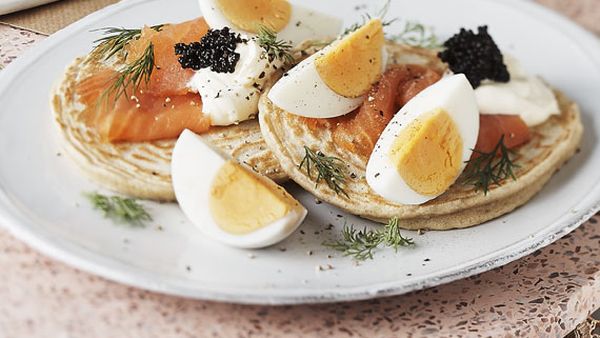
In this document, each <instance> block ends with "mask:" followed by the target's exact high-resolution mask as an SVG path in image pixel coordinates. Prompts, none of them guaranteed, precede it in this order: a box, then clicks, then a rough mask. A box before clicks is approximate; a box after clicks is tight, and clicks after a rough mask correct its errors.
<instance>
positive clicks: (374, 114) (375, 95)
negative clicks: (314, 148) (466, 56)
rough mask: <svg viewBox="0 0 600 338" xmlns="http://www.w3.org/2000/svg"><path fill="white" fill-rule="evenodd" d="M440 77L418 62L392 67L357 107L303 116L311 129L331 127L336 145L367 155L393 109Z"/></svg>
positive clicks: (387, 121) (399, 106) (390, 116)
mask: <svg viewBox="0 0 600 338" xmlns="http://www.w3.org/2000/svg"><path fill="white" fill-rule="evenodd" d="M440 78H441V75H440V74H438V73H437V72H435V71H433V70H431V69H428V68H426V67H423V66H419V65H395V66H391V67H390V68H388V70H387V71H386V72H385V73H384V74H383V76H382V78H381V80H380V81H379V83H377V84H376V85H375V86H373V88H371V90H370V92H369V94H368V95H367V96H366V98H365V101H364V102H363V104H362V105H361V106H360V107H359V108H358V109H357V110H355V111H354V112H352V113H349V114H346V115H344V116H340V117H335V118H329V119H311V118H306V123H307V124H308V125H309V127H310V128H315V129H316V128H328V129H330V131H331V133H332V138H333V141H334V142H335V144H336V145H338V146H340V147H342V148H343V149H345V150H347V151H349V152H352V153H355V154H359V155H362V156H364V157H369V156H370V155H371V153H372V152H373V148H374V147H375V143H377V140H378V139H379V136H381V133H382V132H383V130H384V129H385V127H386V126H387V125H388V123H389V122H390V121H391V120H392V118H393V117H394V115H395V114H396V112H398V110H400V108H401V107H402V106H404V105H405V104H406V102H408V101H409V100H410V99H412V98H413V97H414V96H416V95H417V94H418V93H420V92H421V91H422V90H423V89H425V88H427V87H429V86H430V85H432V84H434V83H435V82H437V81H438V80H439V79H440Z"/></svg>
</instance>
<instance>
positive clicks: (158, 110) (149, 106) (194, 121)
mask: <svg viewBox="0 0 600 338" xmlns="http://www.w3.org/2000/svg"><path fill="white" fill-rule="evenodd" d="M206 32H208V25H207V24H206V21H204V19H203V18H199V19H195V20H191V21H187V22H184V23H181V24H176V25H164V26H163V27H162V28H161V29H160V31H157V30H155V29H152V28H150V27H145V28H143V29H142V33H141V36H140V38H139V39H137V40H133V41H131V42H130V43H129V44H128V45H127V46H126V52H127V57H126V59H125V63H126V64H131V63H132V62H134V61H135V60H137V59H138V58H140V57H141V56H142V55H143V53H144V52H145V51H146V49H147V48H148V46H149V45H150V43H152V45H153V48H154V69H153V71H152V74H151V76H150V79H149V81H148V82H147V83H146V82H145V81H142V82H141V84H140V87H139V88H137V90H134V88H128V90H127V91H126V93H127V95H121V96H120V97H118V99H116V100H115V98H114V97H110V96H109V97H103V94H104V93H105V90H106V88H108V87H109V86H111V85H112V83H113V82H114V81H115V79H117V78H118V76H119V72H118V70H117V69H113V68H109V67H102V68H100V69H98V70H97V71H95V72H94V73H93V74H92V75H91V76H89V77H86V78H84V79H83V80H82V81H80V82H79V83H78V84H77V86H76V88H75V92H76V94H78V95H79V97H80V101H81V102H82V103H83V104H85V105H86V107H87V109H86V111H85V112H84V114H83V119H84V122H85V123H86V125H87V126H88V127H90V128H92V129H94V130H96V131H97V132H98V134H99V135H100V137H101V139H102V140H104V141H107V142H123V141H128V142H144V141H154V140H163V139H173V138H177V137H178V136H179V134H181V132H182V131H183V130H184V129H190V130H192V131H194V132H196V133H202V132H205V131H207V130H208V128H209V127H210V120H209V118H208V117H207V116H205V115H203V114H202V102H201V100H200V96H199V95H198V94H195V93H192V92H191V91H190V89H189V88H188V87H187V84H188V82H189V80H190V79H191V77H192V76H193V74H194V73H193V71H192V70H190V69H183V68H182V67H181V65H180V64H179V62H178V58H177V55H175V50H174V46H175V44H176V43H179V42H183V43H190V42H193V41H199V40H200V39H201V38H202V37H203V36H204V35H205V34H206ZM102 100H104V101H105V102H102ZM113 102H114V104H113Z"/></svg>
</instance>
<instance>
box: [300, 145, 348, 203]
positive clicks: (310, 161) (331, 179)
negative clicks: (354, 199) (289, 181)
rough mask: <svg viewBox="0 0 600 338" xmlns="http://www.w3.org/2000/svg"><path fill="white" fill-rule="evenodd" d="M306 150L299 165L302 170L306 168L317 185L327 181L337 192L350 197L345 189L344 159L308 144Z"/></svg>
mask: <svg viewBox="0 0 600 338" xmlns="http://www.w3.org/2000/svg"><path fill="white" fill-rule="evenodd" d="M304 152H305V154H304V158H303V159H302V162H300V164H299V165H298V168H299V169H300V170H302V169H303V168H306V173H307V174H308V177H309V178H310V179H311V180H314V181H315V187H316V186H318V185H319V183H320V182H321V181H325V183H327V186H328V187H329V188H330V189H332V190H333V191H335V193H336V194H338V195H339V194H342V195H344V196H346V197H348V194H347V193H346V192H345V191H344V186H345V183H346V170H345V168H344V161H342V160H341V159H339V158H337V157H331V156H327V155H325V154H323V153H322V152H321V151H320V150H319V151H317V152H314V151H313V150H312V149H310V148H309V147H307V146H304ZM313 169H314V170H316V171H317V177H316V178H313Z"/></svg>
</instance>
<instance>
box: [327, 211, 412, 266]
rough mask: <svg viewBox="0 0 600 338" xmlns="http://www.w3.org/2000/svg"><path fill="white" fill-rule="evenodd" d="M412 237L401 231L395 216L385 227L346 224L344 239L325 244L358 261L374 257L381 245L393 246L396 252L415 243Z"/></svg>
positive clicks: (343, 232)
mask: <svg viewBox="0 0 600 338" xmlns="http://www.w3.org/2000/svg"><path fill="white" fill-rule="evenodd" d="M414 244H415V243H414V241H413V240H412V238H406V237H404V236H402V234H401V233H400V227H399V221H398V218H396V217H394V218H392V219H390V220H389V222H388V223H387V224H386V225H385V227H383V229H381V228H380V229H376V230H367V228H363V229H362V230H356V229H355V228H354V226H348V225H344V228H343V230H342V239H340V240H337V241H334V242H325V243H323V245H324V246H326V247H328V248H330V249H333V250H336V251H339V252H341V253H343V255H344V256H349V257H352V258H354V259H355V260H357V261H364V260H367V259H373V254H374V250H375V249H377V248H378V247H379V246H385V247H390V248H393V249H394V251H395V252H398V249H399V248H400V247H403V246H411V245H414Z"/></svg>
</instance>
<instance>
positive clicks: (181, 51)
mask: <svg viewBox="0 0 600 338" xmlns="http://www.w3.org/2000/svg"><path fill="white" fill-rule="evenodd" d="M242 42H243V43H245V42H248V41H247V40H244V39H242V38H241V36H240V34H236V33H233V32H231V31H230V30H229V27H224V28H223V29H211V30H209V31H208V33H206V35H205V36H204V37H202V39H201V40H200V42H192V43H190V44H185V43H178V44H176V45H175V54H176V55H179V63H180V64H181V67H183V68H191V69H193V70H200V69H202V68H209V67H210V70H212V71H213V72H217V73H233V72H235V66H236V65H237V63H238V61H239V60H240V54H239V53H236V52H235V48H236V47H237V45H238V43H242Z"/></svg>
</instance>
